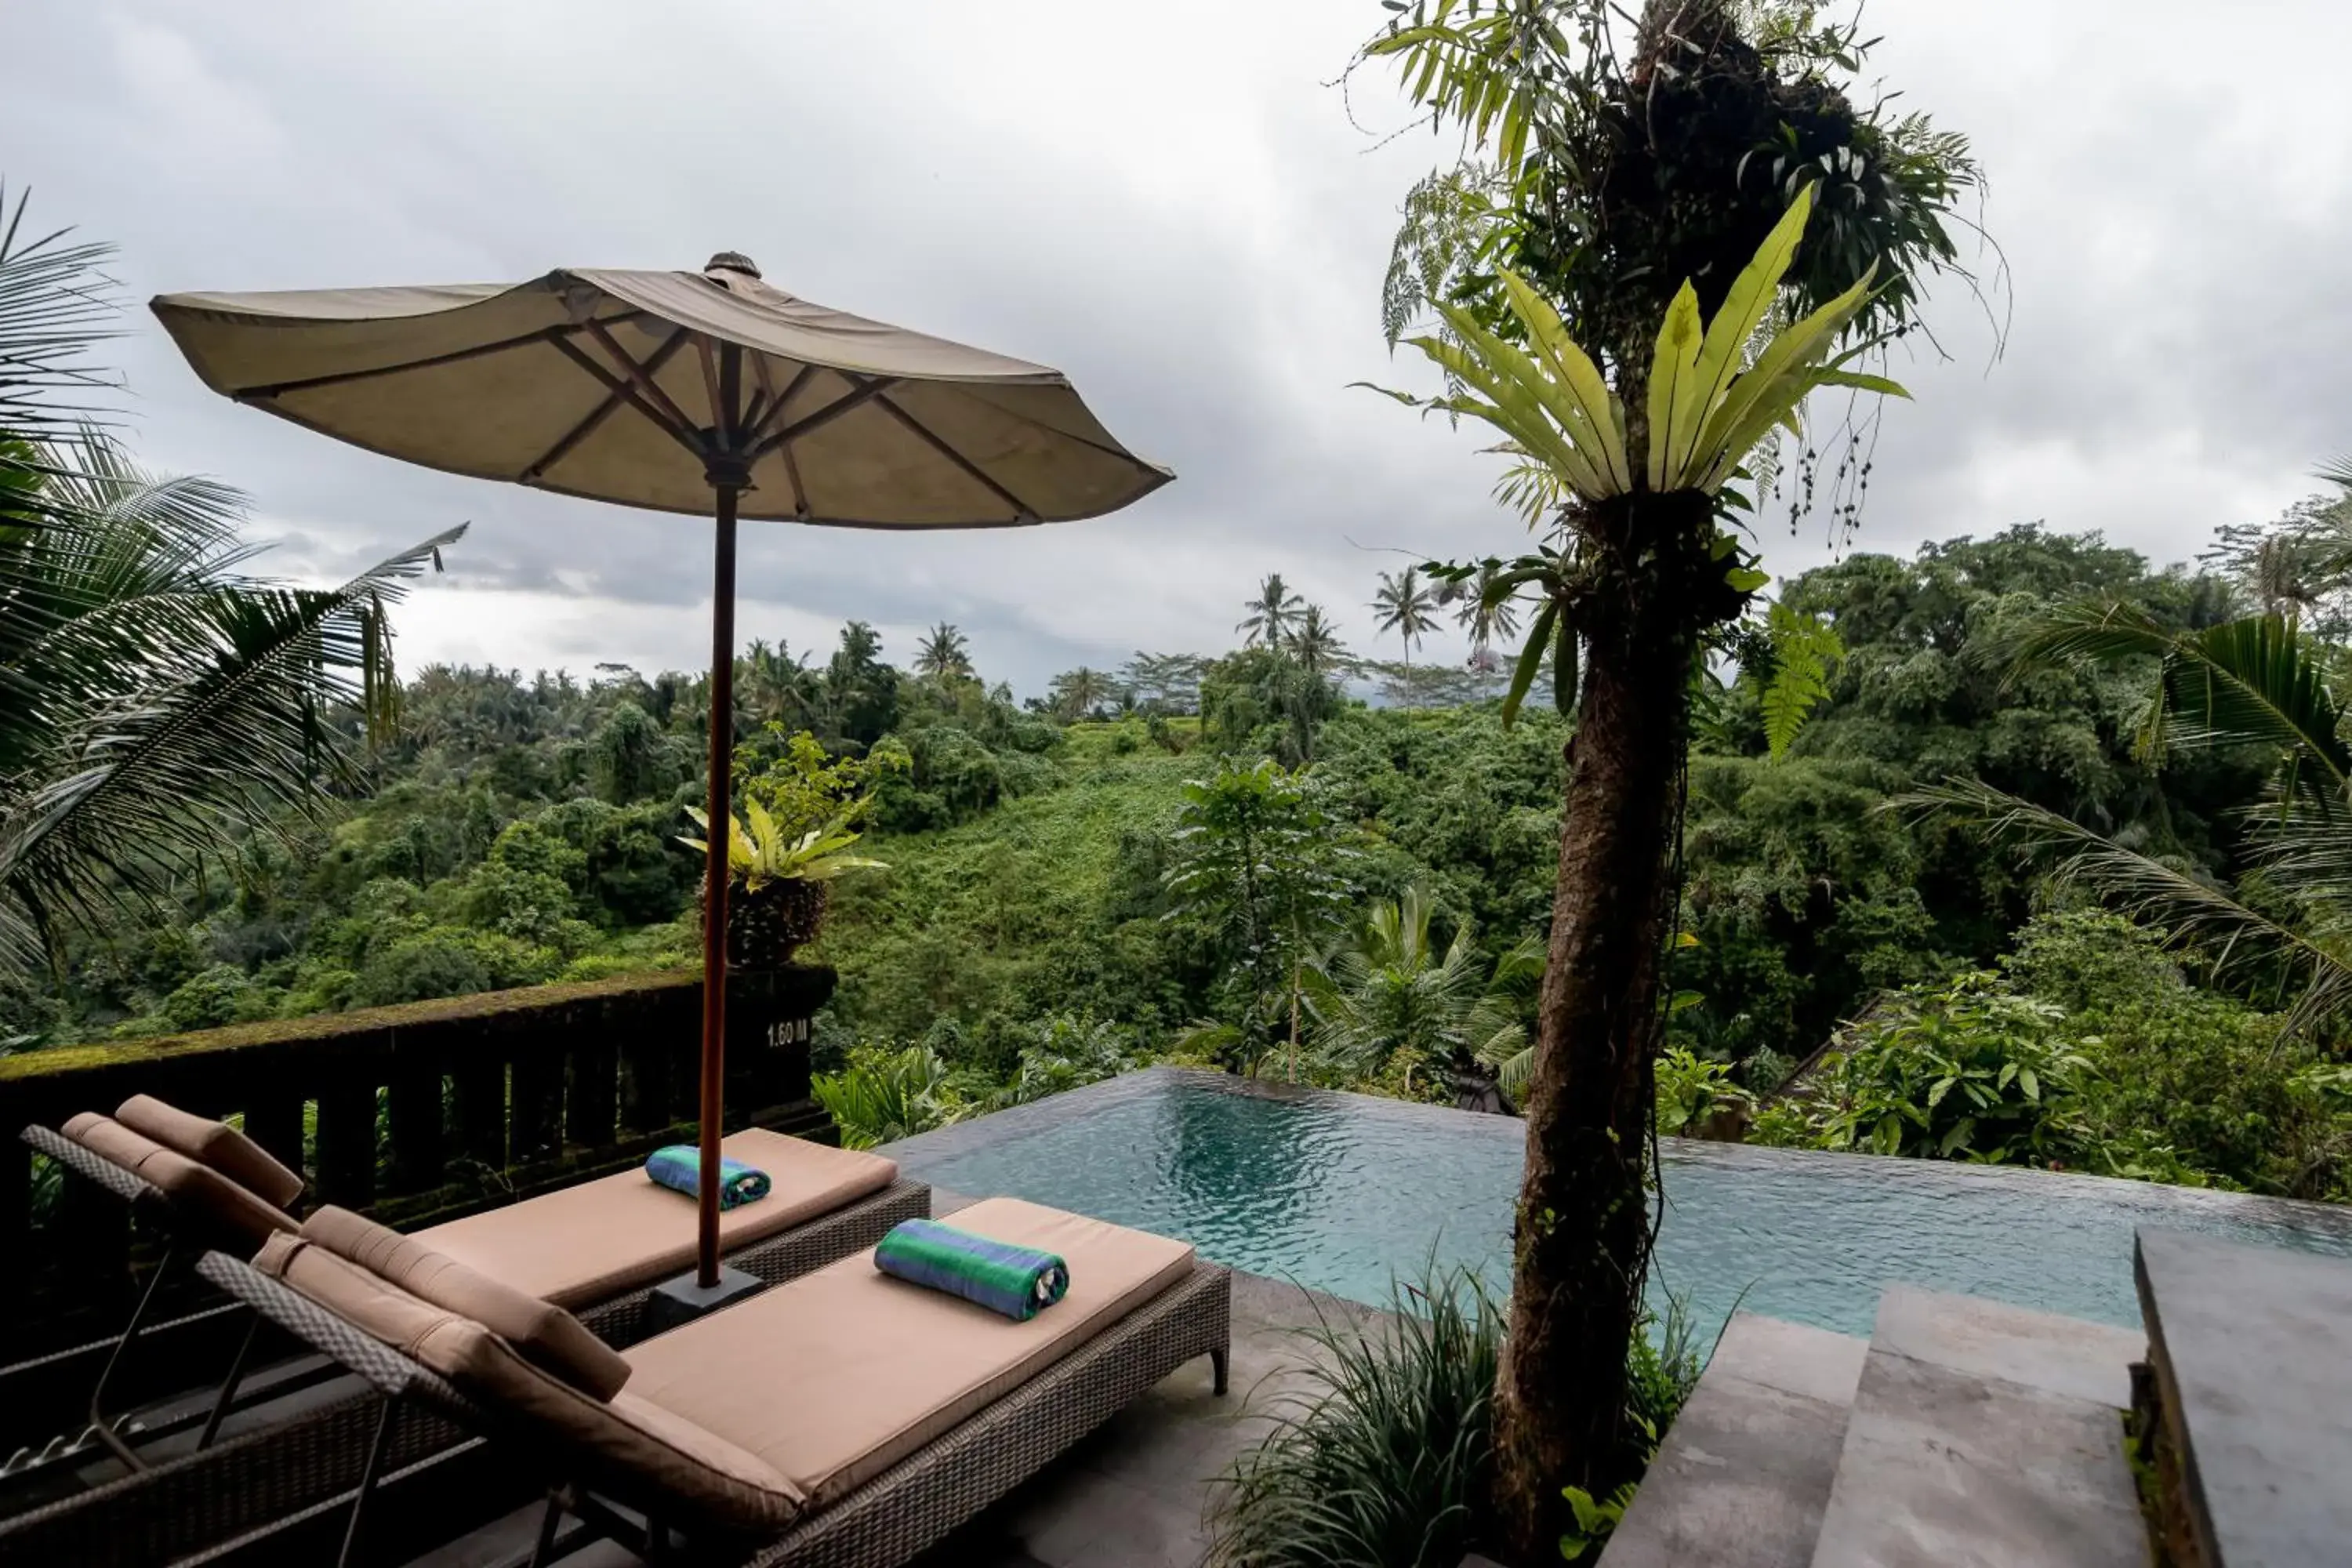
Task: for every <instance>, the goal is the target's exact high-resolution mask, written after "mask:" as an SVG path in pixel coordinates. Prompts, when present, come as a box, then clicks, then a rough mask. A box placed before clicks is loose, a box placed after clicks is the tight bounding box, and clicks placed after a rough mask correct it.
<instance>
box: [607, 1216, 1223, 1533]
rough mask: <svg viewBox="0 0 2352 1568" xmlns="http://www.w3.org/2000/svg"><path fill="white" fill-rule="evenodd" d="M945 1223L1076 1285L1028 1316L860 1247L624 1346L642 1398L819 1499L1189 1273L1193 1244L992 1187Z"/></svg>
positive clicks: (942, 1428)
mask: <svg viewBox="0 0 2352 1568" xmlns="http://www.w3.org/2000/svg"><path fill="white" fill-rule="evenodd" d="M947 1223H948V1224H950V1225H953V1226H958V1227H960V1228H961V1229H965V1230H970V1231H971V1232H973V1233H975V1234H977V1235H981V1236H985V1237H990V1238H991V1239H992V1240H997V1241H1008V1242H1014V1243H1017V1244H1019V1245H1022V1246H1024V1247H1044V1248H1045V1249H1046V1250H1048V1251H1051V1252H1057V1253H1059V1254H1061V1256H1062V1258H1064V1260H1065V1261H1066V1262H1067V1263H1068V1264H1069V1266H1070V1290H1069V1294H1068V1295H1066V1296H1065V1297H1064V1298H1063V1299H1062V1300H1061V1301H1060V1302H1058V1303H1057V1304H1055V1305H1054V1306H1052V1307H1048V1308H1047V1309H1045V1310H1044V1311H1042V1312H1040V1313H1038V1314H1037V1315H1036V1316H1035V1317H1034V1318H1032V1319H1031V1320H1030V1321H1027V1322H1025V1323H1016V1322H1013V1321H1011V1320H1010V1319H1007V1318H1002V1317H999V1316H997V1315H996V1314H995V1313H993V1312H991V1311H989V1310H986V1309H984V1308H982V1307H975V1306H973V1305H972V1304H971V1302H969V1301H964V1300H959V1299H958V1298H956V1297H953V1296H948V1295H943V1294H941V1293H940V1292H939V1291H936V1290H928V1289H923V1288H922V1287H920V1286H918V1285H909V1284H908V1283H906V1282H905V1281H903V1280H898V1279H891V1278H889V1277H888V1276H887V1275H885V1274H882V1273H880V1272H878V1271H877V1269H876V1268H875V1267H874V1256H873V1254H872V1253H871V1252H870V1251H869V1252H863V1253H859V1254H858V1255H857V1256H856V1257H854V1258H844V1259H843V1260H842V1261H840V1262H839V1263H835V1264H833V1265H831V1266H829V1267H827V1268H820V1269H818V1270H817V1271H816V1272H815V1273H814V1274H807V1275H803V1276H802V1277H801V1278H800V1279H794V1280H792V1281H789V1282H788V1283H785V1284H782V1285H779V1286H776V1287H774V1288H773V1289H770V1290H767V1291H765V1292H763V1293H761V1295H758V1296H754V1297H752V1298H751V1300H748V1301H744V1302H741V1303H740V1304H738V1305H736V1306H732V1307H730V1308H728V1309H727V1310H725V1311H722V1312H715V1313H713V1314H712V1315H710V1316H709V1317H708V1318H704V1319H702V1320H700V1321H697V1322H693V1323H689V1324H688V1325H687V1326H685V1327H684V1328H680V1329H676V1330H673V1331H670V1332H669V1333H667V1334H662V1335H659V1336H657V1337H656V1338H654V1339H651V1340H647V1341H645V1342H642V1343H640V1344H638V1345H636V1346H635V1347H634V1348H633V1349H631V1350H629V1351H627V1352H625V1354H626V1355H627V1357H628V1360H629V1362H630V1363H631V1364H632V1365H633V1366H635V1369H636V1374H635V1376H634V1377H632V1378H631V1379H630V1380H629V1387H630V1392H631V1394H633V1395H634V1396H635V1398H636V1399H638V1400H641V1401H644V1402H646V1403H648V1404H652V1405H660V1406H662V1407H663V1408H665V1409H667V1410H669V1411H670V1412H672V1413H673V1414H675V1415H679V1416H681V1417H683V1418H685V1419H686V1420H688V1421H690V1422H692V1423H694V1424H695V1425H696V1426H700V1427H703V1428H704V1429H706V1430H708V1431H710V1432H712V1433H715V1434H717V1435H718V1436H721V1437H723V1438H725V1439H726V1440H727V1441H729V1442H730V1443H732V1444H734V1445H735V1446H736V1447H740V1448H743V1449H745V1450H746V1451H748V1452H750V1453H752V1454H755V1455H757V1456H758V1457H759V1458H761V1459H763V1460H765V1461H766V1462H767V1463H768V1464H770V1465H772V1466H773V1467H774V1468H776V1469H778V1470H779V1471H781V1472H782V1473H783V1474H784V1475H786V1476H788V1477H790V1478H791V1479H792V1480H793V1484H794V1485H796V1486H797V1487H799V1488H800V1489H801V1490H802V1491H803V1493H804V1494H805V1495H806V1496H807V1498H808V1500H809V1503H810V1506H811V1507H823V1506H824V1505H826V1504H828V1503H831V1502H833V1501H835V1500H837V1499H839V1498H840V1497H842V1496H843V1495H844V1494H845V1493H846V1492H848V1491H850V1490H851V1489H854V1488H856V1487H857V1486H860V1485H862V1484H864V1483H865V1482H866V1481H868V1480H870V1479H873V1478H874V1477H875V1476H877V1475H878V1474H880V1473H881V1472H882V1471H883V1470H885V1469H887V1468H889V1467H890V1466H891V1465H893V1464H896V1463H897V1462H898V1460H900V1459H902V1458H906V1457H907V1456H908V1454H911V1453H913V1452H914V1451H915V1450H916V1449H918V1448H919V1447H922V1446H923V1445H924V1444H926V1443H928V1442H929V1441H931V1440H932V1439H933V1438H935V1437H938V1436H941V1435H942V1434H944V1433H946V1432H947V1431H949V1430H950V1428H952V1427H954V1426H956V1425H958V1424H959V1423H961V1422H962V1421H964V1420H965V1419H967V1418H968V1417H970V1416H971V1415H974V1414H976V1413H978V1412H979V1411H980V1410H982V1408H984V1407H985V1406H987V1405H990V1404H991V1403H992V1402H994V1401H995V1400H998V1399H1000V1398H1002V1397H1003V1396H1004V1395H1005V1394H1008V1393H1009V1392H1011V1391H1012V1390H1013V1389H1014V1388H1017V1387H1018V1386H1020V1384H1023V1383H1024V1382H1026V1381H1028V1380H1029V1379H1030V1378H1033V1377H1034V1376H1036V1375H1037V1374H1038V1373H1040V1372H1042V1371H1044V1370H1045V1368H1046V1367H1048V1366H1050V1365H1052V1364H1053V1363H1055V1362H1056V1361H1059V1360H1060V1359H1062V1358H1063V1357H1064V1356H1066V1355H1068V1354H1069V1353H1070V1352H1073V1351H1075V1350H1076V1349H1077V1348H1078V1347H1079V1346H1080V1345H1082V1344H1084V1343H1086V1342H1087V1341H1088V1340H1090V1339H1092V1338H1094V1337H1095V1335H1097V1334H1098V1333H1100V1332H1102V1331H1104V1330H1105V1329H1107V1328H1108V1327H1110V1326H1111V1325H1112V1324H1113V1323H1115V1322H1117V1321H1118V1320H1119V1319H1120V1318H1121V1317H1123V1316H1125V1315H1126V1314H1127V1313H1128V1312H1129V1311H1131V1310H1134V1309H1135V1308H1136V1307H1138V1306H1139V1305H1141V1304H1142V1303H1143V1302H1144V1301H1147V1300H1150V1298H1152V1297H1153V1296H1156V1295H1158V1294H1159V1293H1160V1291H1162V1290H1164V1289H1168V1287H1170V1286H1171V1285H1172V1284H1174V1283H1176V1282H1177V1281H1178V1280H1180V1279H1183V1278H1184V1277H1185V1276H1186V1275H1187V1274H1188V1273H1189V1272H1190V1271H1191V1269H1192V1248H1191V1247H1188V1246H1186V1245H1185V1244H1184V1243H1182V1242H1181V1241H1171V1240H1169V1239H1168V1238H1166V1237H1158V1236H1150V1235H1147V1234H1146V1233H1144V1232H1142V1231H1139V1230H1128V1229H1125V1228H1124V1227H1122V1226H1115V1225H1108V1224H1105V1223H1104V1222H1103V1221H1101V1220H1097V1219H1088V1218H1087V1217H1086V1216H1084V1215H1072V1214H1064V1213H1062V1212H1061V1211H1059V1210H1057V1209H1049V1208H1043V1207H1040V1206H1038V1205H1035V1204H1029V1203H1024V1202H1022V1201H1020V1200H1019V1199H1017V1198H991V1199H989V1200H987V1201H985V1202H982V1203H978V1204H974V1205H972V1206H971V1207H970V1208H967V1209H963V1210H961V1211H960V1212H958V1213H956V1214H953V1215H949V1216H948V1218H947Z"/></svg>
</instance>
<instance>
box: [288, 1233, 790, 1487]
mask: <svg viewBox="0 0 2352 1568" xmlns="http://www.w3.org/2000/svg"><path fill="white" fill-rule="evenodd" d="M253 1266H254V1268H257V1270H259V1271H260V1272H261V1273H263V1274H266V1275H268V1276H269V1277H270V1278H271V1279H277V1280H279V1281H281V1282H282V1283H284V1284H285V1285H286V1286H288V1287H289V1289H293V1290H294V1291H296V1292H297V1293H299V1294H300V1295H301V1296H303V1297H305V1298H307V1299H309V1300H310V1301H312V1302H314V1303H316V1304H317V1305H319V1306H320V1307H322V1308H324V1309H326V1310H328V1311H330V1312H332V1313H334V1314H335V1315H336V1316H337V1317H339V1318H341V1319H342V1320H343V1321H346V1322H348V1323H350V1324H351V1325H352V1327H354V1328H356V1329H358V1330H360V1331H362V1332H363V1333H365V1334H367V1335H369V1336H370V1337H371V1338H373V1339H375V1340H377V1341H380V1342H383V1343H384V1344H386V1345H389V1346H391V1347H392V1348H393V1349H394V1350H396V1351H398V1352H401V1353H402V1354H404V1355H405V1356H407V1357H409V1358H410V1359H411V1360H413V1361H415V1362H417V1363H420V1364H422V1365H424V1366H425V1367H426V1368H428V1369H430V1370H431V1371H433V1372H435V1373H439V1374H440V1375H441V1376H442V1377H445V1378H446V1379H447V1380H448V1381H449V1383H450V1384H453V1385H454V1386H455V1387H456V1388H457V1390H458V1391H459V1392H460V1393H462V1394H465V1395H466V1396H467V1398H468V1399H470V1400H472V1401H473V1402H474V1403H475V1404H476V1405H478V1406H480V1407H481V1409H482V1410H483V1411H484V1412H486V1413H487V1414H488V1415H489V1416H490V1418H491V1419H492V1420H494V1421H495V1422H496V1423H497V1424H498V1426H499V1431H500V1432H501V1433H503V1434H504V1435H507V1436H512V1437H514V1438H516V1439H518V1440H519V1441H520V1443H522V1444H523V1445H525V1446H526V1447H528V1448H529V1449H530V1451H531V1452H532V1453H533V1454H534V1456H535V1457H537V1458H540V1459H541V1460H542V1461H546V1462H547V1465H546V1468H550V1469H551V1470H554V1471H556V1472H557V1473H558V1474H560V1475H562V1476H564V1477H566V1478H567V1479H580V1480H583V1481H585V1482H587V1483H588V1484H589V1485H591V1486H593V1487H595V1488H597V1489H600V1490H604V1491H609V1492H611V1493H612V1494H613V1495H614V1496H615V1497H618V1498H619V1499H621V1500H623V1501H625V1502H629V1503H632V1504H635V1505H636V1506H640V1507H646V1506H650V1507H652V1508H654V1509H655V1510H658V1511H662V1512H666V1513H667V1514H668V1515H669V1517H671V1518H672V1519H674V1520H678V1519H680V1516H681V1515H684V1516H690V1518H691V1519H692V1520H693V1521H696V1522H708V1523H710V1524H713V1525H717V1526H719V1527H721V1528H725V1529H730V1530H738V1531H778V1530H781V1529H782V1528H783V1527H784V1526H786V1525H788V1524H790V1523H791V1522H792V1521H793V1520H794V1519H796V1518H798V1517H799V1515H800V1512H801V1509H802V1506H803V1499H802V1496H801V1493H800V1491H799V1489H797V1488H795V1487H794V1486H793V1483H792V1482H791V1481H790V1480H788V1479H785V1477H784V1476H783V1475H782V1474H781V1473H780V1472H778V1471H777V1470H776V1469H775V1468H772V1466H770V1465H768V1464H767V1463H766V1462H764V1461H763V1460H761V1459H760V1458H756V1457H754V1456H753V1455H751V1454H749V1453H746V1452H744V1451H743V1450H742V1449H740V1448H739V1447H735V1446H734V1445H733V1444H731V1443H729V1442H727V1441H726V1440H725V1439H723V1438H720V1437H718V1436H714V1435H712V1434H711V1433H709V1432H708V1431H705V1430H704V1429H703V1428H701V1427H699V1426H696V1425H694V1424H693V1423H692V1422H689V1421H686V1420H684V1419H682V1418H680V1417H679V1416H677V1415H672V1414H670V1413H669V1412H667V1411H664V1410H660V1409H657V1408H656V1407H655V1406H653V1405H648V1404H646V1402H644V1401H643V1400H639V1399H635V1398H633V1397H631V1396H630V1395H629V1394H627V1393H626V1392H623V1393H621V1394H616V1395H614V1398H613V1400H612V1401H611V1402H610V1403H609V1404H607V1403H603V1402H600V1401H598V1400H594V1399H592V1398H590V1397H588V1396H587V1395H586V1394H583V1393H582V1392H581V1391H580V1390H578V1389H576V1388H573V1387H572V1385H571V1384H566V1383H564V1382H562V1381H561V1380H560V1379H557V1378H553V1377H551V1376H549V1375H548V1374H547V1373H543V1372H541V1371H540V1370H539V1369H538V1368H537V1367H534V1366H533V1365H531V1364H530V1363H529V1362H527V1361H525V1360H524V1359H523V1358H522V1357H521V1356H520V1354H518V1353H516V1352H515V1350H514V1347H513V1346H511V1345H509V1344H508V1343H507V1342H506V1341H504V1340H503V1339H501V1338H499V1336H498V1335H497V1334H495V1333H492V1332H491V1331H489V1330H488V1328H487V1327H485V1326H484V1325H482V1324H481V1323H478V1322H477V1321H473V1320H472V1319H470V1318H467V1317H465V1316H463V1315H461V1314H459V1313H457V1312H453V1311H451V1310H448V1309H446V1308H445V1307H436V1306H435V1305H434V1304H432V1303H431V1302H429V1301H426V1300H422V1299H421V1298H419V1297H416V1296H413V1295H410V1294H409V1293H408V1292H407V1291H405V1290H404V1289H400V1288H399V1287H398V1286H396V1285H394V1284H393V1283H392V1282H391V1281H389V1280H387V1279H383V1278H381V1277H380V1276H378V1275H375V1274H373V1273H370V1272H369V1271H368V1270H366V1269H364V1268H361V1267H360V1266H359V1265H357V1264H355V1263H352V1262H351V1261H350V1260H348V1259H346V1258H338V1257H336V1256H335V1255H334V1254H333V1253H331V1252H329V1251H328V1250H327V1249H326V1248H325V1247H320V1246H316V1245H313V1244H312V1243H310V1242H308V1241H305V1240H304V1239H302V1238H301V1237H297V1236H280V1237H273V1238H272V1239H271V1240H270V1241H269V1243H268V1245H267V1246H265V1247H263V1248H262V1249H261V1252H260V1254H259V1256H257V1258H254V1260H253ZM681 1522H683V1521H682V1520H681Z"/></svg>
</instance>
